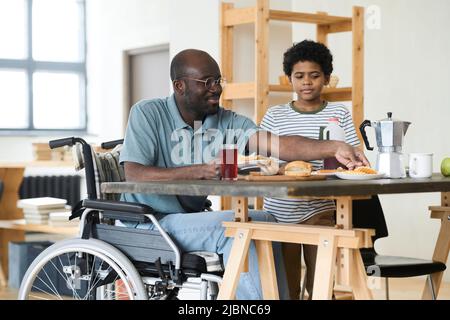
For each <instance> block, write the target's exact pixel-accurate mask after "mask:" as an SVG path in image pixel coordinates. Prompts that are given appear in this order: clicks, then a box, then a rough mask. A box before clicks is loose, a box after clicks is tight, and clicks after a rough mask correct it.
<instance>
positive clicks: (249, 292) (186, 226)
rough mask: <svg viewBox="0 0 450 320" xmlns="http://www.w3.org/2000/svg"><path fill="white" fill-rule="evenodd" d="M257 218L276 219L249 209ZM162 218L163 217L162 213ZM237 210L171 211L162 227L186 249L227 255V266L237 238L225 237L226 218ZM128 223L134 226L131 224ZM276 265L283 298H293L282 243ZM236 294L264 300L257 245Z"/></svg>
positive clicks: (275, 246) (230, 218)
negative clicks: (223, 223) (290, 294)
mask: <svg viewBox="0 0 450 320" xmlns="http://www.w3.org/2000/svg"><path fill="white" fill-rule="evenodd" d="M249 216H250V217H251V218H252V220H253V221H271V222H272V221H273V222H275V219H274V218H273V217H272V216H271V215H270V214H268V213H266V212H264V211H253V210H250V211H249ZM160 217H161V216H160ZM233 218H234V212H233V211H210V212H199V213H179V214H167V215H164V216H163V217H162V218H160V219H159V223H160V224H161V226H162V227H163V228H164V229H165V230H166V231H167V232H168V233H169V234H170V235H171V237H172V238H173V240H175V241H176V243H177V244H179V246H180V249H181V250H182V251H184V252H190V251H209V252H217V253H218V254H223V258H224V262H225V266H226V262H227V261H228V257H229V255H230V250H231V246H232V244H233V239H234V238H227V237H225V236H224V232H225V229H224V227H223V226H222V222H223V221H233ZM127 225H128V226H131V225H130V224H128V223H127ZM134 227H136V228H139V229H154V226H153V225H152V224H148V223H145V224H139V225H134ZM273 253H274V259H275V268H276V272H277V279H278V288H279V293H280V299H289V293H288V286H287V280H286V272H285V269H284V264H283V256H282V251H281V245H280V243H273ZM236 297H237V298H238V299H240V300H258V299H259V300H261V299H263V297H262V291H261V282H260V278H259V271H258V259H257V256H256V249H255V244H254V242H253V241H252V242H251V243H250V257H249V272H245V273H241V277H240V281H239V285H238V288H237V292H236Z"/></svg>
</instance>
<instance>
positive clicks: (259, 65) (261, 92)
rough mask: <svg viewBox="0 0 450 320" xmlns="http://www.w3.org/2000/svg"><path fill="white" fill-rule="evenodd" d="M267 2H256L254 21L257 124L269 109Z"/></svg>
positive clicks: (255, 114) (260, 0) (267, 0)
mask: <svg viewBox="0 0 450 320" xmlns="http://www.w3.org/2000/svg"><path fill="white" fill-rule="evenodd" d="M269 11H270V10H269V0H257V3H256V19H255V44H256V45H255V110H254V120H255V122H256V124H259V123H260V122H261V120H262V118H263V117H264V115H265V113H266V110H267V109H268V108H269Z"/></svg>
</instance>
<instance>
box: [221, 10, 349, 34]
mask: <svg viewBox="0 0 450 320" xmlns="http://www.w3.org/2000/svg"><path fill="white" fill-rule="evenodd" d="M269 19H270V20H281V21H290V22H301V23H313V24H325V25H329V24H331V25H332V24H341V23H343V25H341V26H339V27H334V28H333V27H332V28H331V30H333V31H334V32H343V30H342V29H343V28H344V29H345V31H351V28H350V30H348V26H351V23H352V18H348V17H339V16H330V15H325V14H317V13H303V12H291V11H281V10H269ZM255 20H256V7H249V8H232V9H228V10H226V11H225V13H224V21H223V24H224V26H226V27H231V26H236V25H241V24H248V23H254V22H255ZM343 26H345V27H343ZM335 30H341V31H335ZM333 31H332V32H333Z"/></svg>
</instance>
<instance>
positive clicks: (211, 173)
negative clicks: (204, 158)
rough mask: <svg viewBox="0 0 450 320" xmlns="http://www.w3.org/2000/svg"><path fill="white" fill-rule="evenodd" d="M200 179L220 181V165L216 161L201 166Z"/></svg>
mask: <svg viewBox="0 0 450 320" xmlns="http://www.w3.org/2000/svg"><path fill="white" fill-rule="evenodd" d="M199 172H200V174H201V178H200V179H205V180H217V179H220V163H219V162H218V161H216V160H213V161H211V162H209V163H208V164H203V165H201V169H200V171H199Z"/></svg>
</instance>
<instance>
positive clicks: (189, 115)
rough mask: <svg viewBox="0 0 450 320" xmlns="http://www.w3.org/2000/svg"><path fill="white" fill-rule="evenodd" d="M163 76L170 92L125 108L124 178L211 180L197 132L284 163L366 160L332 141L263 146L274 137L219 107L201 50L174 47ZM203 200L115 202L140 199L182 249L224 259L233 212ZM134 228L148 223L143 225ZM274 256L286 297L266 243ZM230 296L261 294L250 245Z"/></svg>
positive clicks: (217, 86)
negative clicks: (245, 268)
mask: <svg viewBox="0 0 450 320" xmlns="http://www.w3.org/2000/svg"><path fill="white" fill-rule="evenodd" d="M170 76H171V79H172V83H173V89H174V94H173V95H172V96H170V97H168V98H165V99H154V100H144V101H141V102H138V103H137V104H136V105H134V106H133V108H132V110H131V113H130V117H129V122H128V127H127V131H126V135H125V142H124V146H123V150H122V153H121V156H120V161H121V162H122V163H124V167H125V175H126V180H127V181H146V180H185V179H219V178H220V170H219V164H218V163H217V162H214V161H211V160H213V159H214V156H215V155H216V154H217V150H218V148H217V147H216V148H211V150H216V152H214V151H212V152H211V154H206V155H205V153H206V152H204V154H203V155H201V156H200V157H198V156H197V155H196V154H195V153H196V151H197V150H198V145H197V144H206V146H205V145H203V150H205V149H206V148H207V147H208V146H210V145H211V144H212V142H211V141H210V140H209V138H208V137H205V136H208V133H211V132H213V135H215V137H216V139H214V141H216V142H220V144H222V143H227V142H230V141H237V143H238V145H239V147H240V150H243V149H244V148H246V147H247V148H248V146H249V145H257V146H258V147H259V148H258V150H257V151H258V153H259V154H264V155H270V154H271V153H274V152H275V151H276V152H278V155H279V157H280V158H281V159H283V160H287V161H293V160H298V159H302V160H312V159H322V158H326V157H331V156H336V157H337V158H338V160H340V161H341V162H342V163H343V164H344V165H347V166H348V167H353V166H355V165H361V164H362V163H364V164H367V160H366V159H365V157H364V155H363V154H362V153H361V152H360V151H358V150H356V149H354V148H353V147H351V146H349V145H347V144H345V143H341V142H337V141H315V140H310V139H306V138H303V137H300V136H291V137H281V136H280V137H278V136H277V137H276V138H277V139H278V140H279V150H271V148H270V147H271V143H270V139H271V138H272V139H275V135H271V134H270V133H267V132H262V131H259V130H258V128H257V126H256V125H255V124H254V123H253V122H252V121H251V120H250V119H248V118H246V117H243V116H241V115H238V114H236V113H234V112H232V111H230V110H226V109H223V108H221V107H220V106H219V98H220V95H221V93H222V83H223V80H222V78H221V73H220V70H219V66H218V65H217V63H216V61H214V59H213V58H212V57H211V56H210V55H209V54H207V53H206V52H203V51H199V50H192V49H191V50H185V51H182V52H180V53H179V54H177V55H176V56H175V57H174V59H173V60H172V63H171V69H170ZM233 130H234V131H233ZM230 132H231V134H230ZM218 133H219V134H218ZM217 136H219V137H226V138H227V141H224V140H222V141H220V139H217ZM230 137H232V138H230ZM224 139H225V138H224ZM218 140H219V141H218ZM191 142H192V143H191ZM208 143H209V144H208ZM180 146H181V147H180ZM196 148H197V149H196ZM200 149H201V148H200ZM197 153H198V152H197ZM208 156H210V157H209V158H208ZM205 199H206V197H183V198H182V199H180V197H175V196H160V195H149V194H124V195H123V199H122V200H124V201H129V202H138V203H146V204H148V205H150V206H151V207H152V208H153V209H155V210H156V211H157V212H160V213H162V214H163V215H162V218H161V219H160V220H159V223H160V224H161V226H162V227H163V228H164V229H165V230H167V232H168V233H170V235H171V236H172V238H173V239H175V240H176V242H177V243H178V244H179V245H180V246H181V248H182V249H183V250H184V251H186V252H190V251H211V252H217V253H219V254H222V255H223V257H224V260H225V262H226V261H227V257H228V253H229V251H230V248H231V244H232V239H231V238H226V237H224V229H223V227H222V222H223V221H230V220H232V219H233V213H232V212H206V213H205V212H201V211H202V210H201V209H202V207H203V204H204V201H205ZM180 200H181V201H180ZM189 201H191V205H190V207H189V208H186V205H185V203H186V202H188V203H189ZM187 213H188V214H187ZM249 215H250V217H251V218H252V220H258V221H272V217H271V216H270V215H269V214H266V213H264V212H257V211H251V212H250V213H249ZM134 226H135V227H136V228H153V227H152V225H150V224H135V225H134ZM274 254H275V261H276V269H277V275H278V280H279V282H280V283H279V288H280V291H281V292H280V297H281V298H287V286H286V281H285V276H284V270H283V265H282V261H283V259H282V257H281V252H280V250H279V248H278V247H275V248H274ZM237 298H239V299H261V298H262V295H261V287H260V281H259V275H258V268H257V260H256V253H255V248H254V247H251V250H250V259H249V272H248V273H244V274H242V275H241V280H240V283H239V286H238V290H237Z"/></svg>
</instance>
